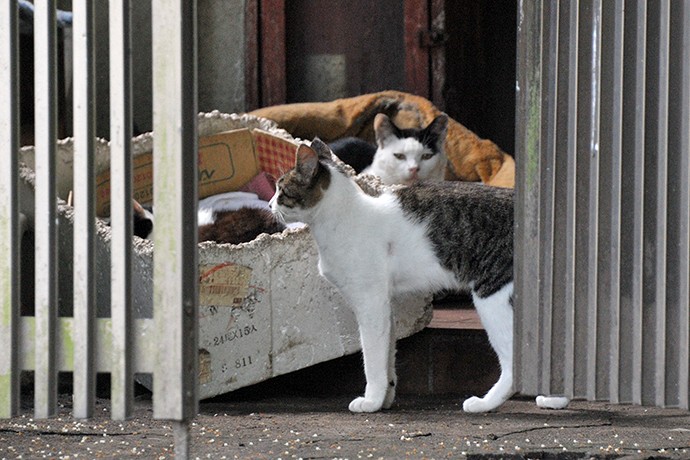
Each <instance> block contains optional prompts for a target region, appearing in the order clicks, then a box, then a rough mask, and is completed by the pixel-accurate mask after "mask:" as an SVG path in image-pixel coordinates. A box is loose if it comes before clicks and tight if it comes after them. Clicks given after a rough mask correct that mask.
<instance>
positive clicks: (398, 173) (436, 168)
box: [330, 113, 448, 185]
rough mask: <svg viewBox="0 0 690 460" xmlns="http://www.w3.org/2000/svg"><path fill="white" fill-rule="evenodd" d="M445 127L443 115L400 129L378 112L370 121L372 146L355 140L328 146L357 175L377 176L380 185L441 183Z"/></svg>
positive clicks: (444, 162)
mask: <svg viewBox="0 0 690 460" xmlns="http://www.w3.org/2000/svg"><path fill="white" fill-rule="evenodd" d="M447 128H448V116H447V115H445V114H442V115H439V116H438V117H436V118H434V120H433V121H432V122H431V123H429V125H428V126H427V127H426V128H423V129H400V128H398V127H397V126H396V125H395V124H394V123H393V122H392V121H391V119H390V118H388V116H386V115H385V114H383V113H379V114H377V115H376V117H375V118H374V133H375V134H376V146H374V145H371V144H369V143H368V142H366V141H363V140H361V139H358V138H344V139H339V140H337V141H335V142H333V143H331V144H330V147H331V149H332V150H333V152H334V153H335V154H336V156H338V158H340V159H341V160H343V161H344V162H345V163H347V164H349V165H350V166H352V167H353V168H354V169H355V171H356V172H357V173H360V172H362V173H364V174H373V175H374V176H378V177H380V178H381V181H382V182H383V183H384V184H388V185H393V184H404V185H410V184H412V183H414V182H416V181H418V180H434V181H441V180H443V176H444V174H445V169H446V164H447V163H448V160H447V158H446V155H445V153H444V150H443V144H444V142H445V139H446V130H447Z"/></svg>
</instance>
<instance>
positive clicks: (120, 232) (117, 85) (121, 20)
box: [110, 0, 134, 420]
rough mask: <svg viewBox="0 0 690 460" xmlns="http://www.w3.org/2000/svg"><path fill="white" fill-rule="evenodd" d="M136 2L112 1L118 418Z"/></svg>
mask: <svg viewBox="0 0 690 460" xmlns="http://www.w3.org/2000/svg"><path fill="white" fill-rule="evenodd" d="M130 24H131V5H130V2H129V0H120V1H111V2H110V184H111V187H110V190H111V193H110V217H111V228H112V239H111V245H112V246H111V251H110V254H111V291H110V292H111V300H110V308H111V315H112V319H113V350H112V366H113V367H112V371H111V377H112V379H111V399H112V416H113V419H116V420H123V419H125V418H127V417H128V416H129V414H130V412H131V408H132V398H133V393H134V386H133V385H134V382H133V380H132V377H133V370H132V369H133V367H132V359H133V357H134V353H133V349H132V334H131V330H132V324H133V321H132V281H131V266H132V212H133V211H132V158H131V157H132V147H131V145H132V67H131V62H132V60H131V32H130Z"/></svg>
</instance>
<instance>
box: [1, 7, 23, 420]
mask: <svg viewBox="0 0 690 460" xmlns="http://www.w3.org/2000/svg"><path fill="white" fill-rule="evenodd" d="M17 50H18V36H17V3H16V2H15V0H0V100H2V101H3V104H2V106H1V107H0V145H2V146H5V147H4V152H3V154H2V155H0V350H4V351H3V353H0V418H9V417H12V416H13V415H15V414H16V413H17V411H18V410H19V372H20V369H19V358H18V355H19V346H18V335H19V334H18V330H19V244H20V243H19V241H20V240H19V234H18V233H19V232H18V229H19V226H18V219H19V215H18V202H17V201H18V199H17V175H18V172H17V159H18V151H19V105H18V97H17V94H18V93H19V84H18V83H19V79H18V72H17V71H18V64H17V62H18V59H17V58H18V52H17Z"/></svg>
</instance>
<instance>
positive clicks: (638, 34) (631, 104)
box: [619, 0, 647, 404]
mask: <svg viewBox="0 0 690 460" xmlns="http://www.w3.org/2000/svg"><path fill="white" fill-rule="evenodd" d="M646 5H647V2H646V1H644V0H637V1H636V2H634V3H632V2H631V3H630V4H628V3H626V8H625V22H624V27H623V30H624V37H623V40H624V55H623V63H624V64H623V66H624V69H625V75H624V78H623V177H625V178H626V179H625V180H624V181H623V183H622V188H621V197H622V200H621V227H622V228H623V229H624V231H623V232H622V234H621V248H623V251H622V253H621V268H620V272H621V284H620V288H621V291H620V313H621V315H620V324H625V325H626V327H625V328H624V329H621V335H620V337H619V340H620V348H621V350H625V352H624V353H622V354H621V356H620V358H621V359H620V372H619V384H620V388H619V402H634V403H637V404H640V403H641V402H642V385H641V381H642V283H643V279H642V275H643V274H642V267H643V265H642V262H643V254H642V247H643V234H642V222H643V212H644V207H643V204H644V154H645V145H644V136H645V123H644V120H645V103H644V102H645V101H644V95H645V69H644V66H643V65H640V63H643V62H645V59H646V49H645V45H646V28H647V23H646V16H647V11H646Z"/></svg>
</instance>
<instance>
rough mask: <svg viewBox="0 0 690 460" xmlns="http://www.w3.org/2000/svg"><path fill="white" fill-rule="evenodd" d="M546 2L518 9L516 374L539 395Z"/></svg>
mask: <svg viewBox="0 0 690 460" xmlns="http://www.w3.org/2000/svg"><path fill="white" fill-rule="evenodd" d="M541 7H542V4H541V2H533V1H520V2H519V5H518V10H519V14H518V17H519V22H518V66H517V68H518V73H517V82H516V87H517V103H516V115H517V120H516V122H517V123H516V138H515V146H516V156H517V159H518V161H517V162H516V163H517V164H518V165H519V167H518V168H517V171H516V181H515V242H514V248H515V249H514V258H515V268H514V271H515V284H514V289H515V298H514V300H515V305H516V308H515V319H514V330H515V340H514V350H515V351H514V355H515V360H514V363H513V370H514V375H515V388H516V389H517V390H519V391H522V392H525V393H532V394H534V393H536V392H537V391H538V379H537V375H536V373H534V372H523V369H525V368H526V367H532V366H531V365H532V364H535V363H537V362H538V350H539V348H540V344H539V330H538V325H539V308H538V304H539V295H538V293H539V285H538V283H539V267H538V264H537V263H535V260H534V257H535V255H537V254H539V252H540V238H539V192H540V190H539V177H540V174H539V172H540V168H541V165H540V154H541V104H542V96H541V90H542V89H541V46H542V44H541V34H542V30H541V28H542V25H541Z"/></svg>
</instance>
